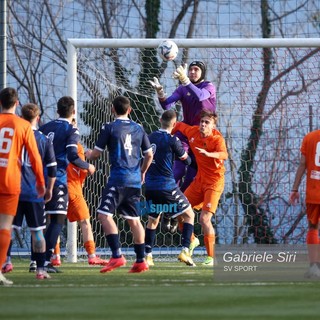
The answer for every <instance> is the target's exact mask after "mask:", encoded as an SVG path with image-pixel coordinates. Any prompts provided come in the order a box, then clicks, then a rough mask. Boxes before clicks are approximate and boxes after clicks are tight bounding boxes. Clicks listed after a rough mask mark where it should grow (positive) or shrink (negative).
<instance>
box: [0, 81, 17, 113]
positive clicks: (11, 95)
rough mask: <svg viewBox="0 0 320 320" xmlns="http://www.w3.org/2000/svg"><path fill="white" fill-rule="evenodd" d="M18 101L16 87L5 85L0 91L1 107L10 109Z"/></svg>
mask: <svg viewBox="0 0 320 320" xmlns="http://www.w3.org/2000/svg"><path fill="white" fill-rule="evenodd" d="M18 102H19V99H18V92H17V90H16V89H14V88H10V87H7V88H4V89H2V90H1V91H0V104H1V106H2V108H3V109H5V110H8V109H11V108H12V107H15V106H17V104H18Z"/></svg>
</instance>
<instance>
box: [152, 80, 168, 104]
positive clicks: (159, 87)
mask: <svg viewBox="0 0 320 320" xmlns="http://www.w3.org/2000/svg"><path fill="white" fill-rule="evenodd" d="M149 82H150V84H151V86H152V87H153V88H154V89H155V90H156V92H157V94H158V97H159V98H160V99H161V98H164V97H165V93H164V90H163V86H162V85H161V84H160V82H159V80H158V78H156V77H154V78H153V80H149Z"/></svg>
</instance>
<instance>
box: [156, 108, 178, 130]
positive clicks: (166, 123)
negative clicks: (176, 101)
mask: <svg viewBox="0 0 320 320" xmlns="http://www.w3.org/2000/svg"><path fill="white" fill-rule="evenodd" d="M176 122H177V114H176V112H175V111H174V110H172V109H170V110H166V111H164V112H163V114H162V115H161V118H160V123H161V128H162V129H166V130H170V132H171V130H172V129H173V127H174V126H175V125H176Z"/></svg>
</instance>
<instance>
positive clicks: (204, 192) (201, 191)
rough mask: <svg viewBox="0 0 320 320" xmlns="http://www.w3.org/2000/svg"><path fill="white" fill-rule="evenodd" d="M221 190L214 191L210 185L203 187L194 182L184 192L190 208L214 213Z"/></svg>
mask: <svg viewBox="0 0 320 320" xmlns="http://www.w3.org/2000/svg"><path fill="white" fill-rule="evenodd" d="M222 192H223V191H222V190H221V191H220V190H218V191H217V190H215V189H214V187H213V186H212V185H203V184H200V183H197V181H196V180H194V181H193V182H192V183H191V184H190V186H189V187H188V188H187V190H186V191H185V192H184V194H185V196H186V197H187V198H188V200H189V202H190V204H191V206H192V207H198V208H201V205H202V210H205V211H209V212H211V213H215V212H216V211H217V208H218V204H219V200H220V197H221V194H222Z"/></svg>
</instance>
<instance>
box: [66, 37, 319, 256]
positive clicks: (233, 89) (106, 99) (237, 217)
mask: <svg viewBox="0 0 320 320" xmlns="http://www.w3.org/2000/svg"><path fill="white" fill-rule="evenodd" d="M163 40H165V39H68V41H67V92H68V95H70V96H72V97H73V98H74V100H75V103H76V106H75V107H76V114H77V117H79V115H80V114H81V115H82V116H83V114H85V112H88V110H89V111H90V110H91V112H96V113H95V114H92V115H91V116H90V118H93V119H88V117H86V116H84V117H85V118H84V119H79V120H81V121H82V124H81V125H82V127H83V128H84V131H85V133H84V135H85V136H89V135H90V134H91V133H92V130H93V129H92V128H95V130H98V127H99V125H101V122H103V121H102V120H106V119H111V113H110V108H109V107H108V103H110V100H111V99H112V97H113V96H114V95H116V94H121V93H123V92H124V93H125V94H126V95H128V96H129V97H130V99H132V100H133V115H134V117H136V119H138V120H139V122H140V123H141V124H142V125H144V126H145V127H146V128H147V131H151V130H152V129H154V128H156V127H157V124H158V122H157V119H158V115H159V114H160V112H161V108H160V107H159V104H158V102H157V97H156V95H155V94H154V91H153V90H152V88H150V87H148V86H147V80H148V79H141V78H143V77H146V75H148V76H150V78H149V79H151V76H158V77H159V78H160V82H161V84H163V85H164V87H165V91H166V93H167V95H170V94H171V93H172V92H173V91H174V89H175V88H176V87H177V85H178V83H177V82H176V81H175V80H173V79H172V77H171V75H172V72H173V71H174V70H175V68H176V66H177V65H178V64H179V63H181V62H182V60H184V61H183V62H187V63H190V62H191V61H192V60H195V59H197V60H204V61H205V62H206V64H207V66H208V73H207V79H208V80H211V81H212V82H213V83H214V84H215V85H216V87H217V108H218V109H217V112H218V115H219V130H220V131H221V132H222V134H223V135H224V137H225V138H226V141H227V146H228V151H229V160H228V162H227V163H226V166H227V173H226V186H225V191H224V194H223V196H222V198H221V203H220V206H219V212H217V214H216V217H215V222H214V223H215V225H218V226H221V227H219V228H220V229H219V232H218V238H219V240H218V241H221V243H230V242H232V243H236V242H237V241H238V242H242V243H243V242H250V241H255V239H256V238H255V235H254V234H257V233H259V232H261V230H267V228H268V226H269V228H270V232H271V233H272V235H271V233H270V237H271V236H272V237H274V238H275V239H277V241H279V242H282V241H283V242H285V241H292V242H299V239H301V238H302V237H303V235H304V234H305V232H306V230H305V228H303V226H300V227H299V228H297V221H298V220H297V219H299V212H298V211H299V210H300V211H301V210H303V207H301V206H300V207H299V208H297V209H292V208H291V207H289V205H288V204H287V203H285V192H286V191H287V190H290V184H292V182H293V175H294V172H295V170H296V167H297V158H298V156H299V144H300V142H301V138H302V137H303V135H304V134H305V133H306V132H307V131H308V130H309V129H310V128H311V127H312V125H313V126H314V125H315V122H312V119H313V118H314V115H315V112H316V109H315V108H317V107H314V106H318V105H319V96H320V94H319V93H320V92H319V91H320V90H319V82H320V80H319V77H320V76H319V75H320V66H319V62H318V61H319V57H320V54H319V48H320V38H272V39H262V38H253V39H172V40H173V41H174V42H175V43H176V44H177V45H178V47H179V49H187V50H188V53H187V54H186V55H185V56H183V57H181V53H179V56H178V58H177V60H176V61H173V62H172V61H171V62H168V63H162V62H161V61H160V60H159V59H158V57H157V56H152V57H150V56H144V57H141V56H139V57H136V55H137V52H136V51H135V50H138V51H139V54H143V53H142V51H141V50H144V49H148V48H149V49H153V48H157V46H158V45H159V44H160V43H161V41H163ZM262 48H269V49H271V51H272V52H271V53H270V54H271V55H272V57H268V59H267V60H263V55H262V53H261V49H262ZM114 49H119V50H121V52H120V53H119V54H120V57H119V56H117V55H116V54H118V52H114V51H112V50H114ZM180 51H181V50H180ZM146 55H150V52H147V53H146ZM157 59H158V60H157ZM146 61H150V66H149V68H148V66H146ZM266 61H268V63H270V65H269V66H268V67H266ZM142 63H144V65H143V66H142V67H141V65H142ZM155 65H156V66H158V70H157V69H154V68H155ZM143 68H145V69H147V70H141V69H143ZM159 70H160V71H159ZM266 70H268V72H269V73H270V74H271V76H270V74H267V75H266V72H265V71H266ZM141 74H142V77H141ZM266 77H269V78H266ZM267 85H269V87H267ZM79 87H80V88H81V89H79ZM264 94H265V96H264V98H265V99H264V100H263V104H262V102H261V101H258V99H259V97H261V95H264ZM261 106H263V108H261ZM176 108H177V110H178V111H179V110H180V109H179V108H180V107H179V105H177V106H176ZM77 120H78V119H77ZM89 120H90V121H96V123H94V124H93V123H91V124H90V125H89V127H90V128H89V129H88V122H89ZM313 121H316V120H313ZM257 123H258V124H257ZM311 123H312V125H311V127H310V124H311ZM257 125H258V127H256V126H257ZM80 132H81V133H82V134H83V132H82V128H80ZM254 132H256V133H257V136H258V137H253V133H254ZM91 138H92V137H91ZM91 138H90V139H91ZM88 141H89V138H88V139H87V138H86V141H85V142H86V143H88ZM92 142H93V141H91V142H90V143H91V144H92ZM253 145H254V147H252V146H253ZM252 148H254V149H252ZM248 152H249V154H250V155H252V158H251V156H250V155H249V156H248V157H247V155H248ZM246 157H247V158H246ZM103 162H104V163H101V167H100V166H99V168H98V172H99V173H98V174H99V177H98V178H97V181H98V182H97V181H91V180H90V181H89V183H88V185H89V186H87V188H88V189H87V193H88V197H89V198H90V199H89V200H88V202H89V203H88V204H89V207H90V209H91V210H93V208H95V207H96V206H97V204H96V197H97V196H100V195H96V194H95V193H96V192H97V189H99V190H101V188H102V187H103V186H102V184H103V183H105V182H106V177H107V171H108V170H105V169H104V168H103V165H104V166H107V165H108V164H107V161H106V159H104V160H103ZM244 168H247V169H244ZM100 174H101V179H100ZM103 179H105V180H104V181H103ZM97 183H98V184H99V187H97ZM100 184H101V185H100ZM249 198H250V199H249ZM91 210H90V211H91ZM292 210H293V211H292ZM253 211H254V213H252V212H253ZM91 213H93V212H92V211H91ZM289 213H290V214H289ZM290 215H291V217H289V216H290ZM256 218H257V219H258V220H259V219H260V220H259V221H260V222H257V221H256ZM264 219H267V222H266V223H265V220H264ZM259 223H260V224H261V225H259ZM118 225H119V226H120V227H124V226H123V225H122V224H121V223H120V222H119V221H118ZM267 225H268V226H267ZM293 227H294V229H292V228H293ZM263 228H265V229H263ZM94 229H95V236H97V237H98V238H99V241H100V240H101V239H102V238H103V236H102V235H101V234H99V232H101V228H100V227H99V226H98V224H97V225H95V227H94ZM198 230H200V229H199V228H198ZM268 230H269V229H268ZM161 236H162V238H161V239H159V243H160V242H161V244H159V245H158V246H159V248H160V249H161V248H163V247H165V246H167V244H168V242H167V239H166V238H165V237H166V235H163V234H162V235H161ZM167 236H168V235H167ZM77 237H78V227H77V224H76V223H70V222H68V227H67V246H66V250H67V259H68V261H69V262H77V256H78V249H79V242H78V239H77ZM169 237H173V236H172V235H169ZM262 237H264V236H262ZM123 239H124V241H125V242H126V244H127V245H128V247H129V246H130V243H131V242H130V241H132V239H131V238H130V237H128V234H127V233H125V234H124V235H123ZM103 241H104V242H101V243H105V239H104V240H103ZM170 241H171V242H170V246H171V245H172V243H176V242H175V241H176V240H174V239H173V238H171V240H170ZM300 241H301V240H300ZM102 246H103V245H102ZM98 247H99V245H98ZM160 251H161V250H160Z"/></svg>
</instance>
